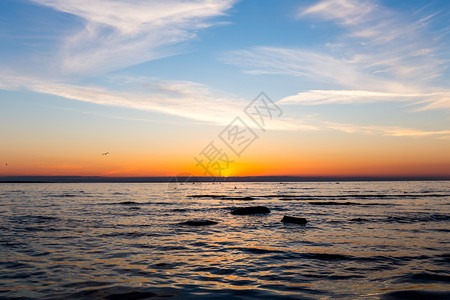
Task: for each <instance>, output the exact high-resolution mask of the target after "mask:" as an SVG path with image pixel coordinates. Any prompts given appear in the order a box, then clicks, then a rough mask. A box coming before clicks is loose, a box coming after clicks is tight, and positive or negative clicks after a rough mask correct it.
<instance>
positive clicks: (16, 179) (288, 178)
mask: <svg viewBox="0 0 450 300" xmlns="http://www.w3.org/2000/svg"><path fill="white" fill-rule="evenodd" d="M186 175H187V174H183V176H119V177H107V176H77V175H72V176H71V175H65V176H58V175H55V176H52V175H50V176H45V175H36V176H34V175H24V176H21V175H18V176H0V183H90V182H92V183H103V182H104V183H108V182H109V183H120V182H123V183H140V182H142V183H170V182H173V183H190V182H193V183H195V182H205V183H208V182H327V181H328V182H333V181H449V180H450V176H446V175H443V176H295V175H274V176H271V175H263V176H258V175H255V176H229V177H224V176H222V177H210V176H189V175H187V176H186Z"/></svg>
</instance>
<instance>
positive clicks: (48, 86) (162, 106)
mask: <svg viewBox="0 0 450 300" xmlns="http://www.w3.org/2000/svg"><path fill="white" fill-rule="evenodd" d="M121 81H126V82H127V85H128V87H129V89H128V90H127V91H113V90H110V89H103V88H99V87H95V86H77V85H70V84H64V83H49V82H48V81H41V80H37V79H35V78H33V77H24V76H20V77H19V76H4V75H3V76H0V88H5V87H14V89H19V88H26V89H30V90H32V91H34V92H38V93H45V94H50V95H55V96H60V97H64V98H67V99H72V100H76V101H83V102H88V103H93V104H98V105H107V106H116V107H123V108H128V109H137V110H141V111H151V112H160V113H164V114H167V115H173V116H179V117H182V118H187V119H191V120H196V121H201V122H207V123H210V124H214V125H221V126H226V125H228V124H229V123H230V121H231V120H232V119H233V118H234V117H236V116H239V115H241V116H242V115H243V108H245V107H246V105H247V104H248V101H246V99H240V98H237V97H233V96H230V95H227V94H225V93H224V92H221V91H217V90H214V89H211V88H209V87H207V86H205V85H202V84H199V83H195V82H190V81H157V80H154V79H149V78H138V79H137V78H121ZM2 85H3V86H2ZM316 92H321V91H316ZM326 92H328V91H326ZM337 92H338V93H337V94H339V92H340V91H337ZM352 92H356V93H357V92H359V91H347V93H348V94H350V93H352ZM366 93H367V94H368V95H372V96H386V95H384V94H376V93H375V94H372V93H371V92H366ZM319 94H320V93H319ZM281 102H283V100H282V101H281ZM139 121H145V119H144V120H142V119H139ZM248 125H249V126H251V127H254V128H258V127H257V126H256V125H255V124H252V123H250V122H249V123H248ZM266 128H267V129H270V130H283V131H323V130H335V131H339V132H345V133H361V134H367V135H382V136H403V137H426V136H435V137H438V138H441V139H443V138H446V136H448V135H450V130H436V131H429V130H420V129H415V128H406V127H400V126H370V125H358V124H352V123H339V122H330V121H325V120H321V119H320V118H318V117H317V116H314V115H303V116H301V117H297V118H292V117H283V118H280V119H274V120H271V121H270V122H268V124H267V125H266Z"/></svg>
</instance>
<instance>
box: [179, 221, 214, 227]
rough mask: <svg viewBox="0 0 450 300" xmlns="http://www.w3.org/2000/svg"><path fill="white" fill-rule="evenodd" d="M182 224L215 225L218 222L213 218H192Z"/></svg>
mask: <svg viewBox="0 0 450 300" xmlns="http://www.w3.org/2000/svg"><path fill="white" fill-rule="evenodd" d="M180 224H181V225H189V226H207V225H215V224H217V222H215V221H211V220H191V221H186V222H182V223H180Z"/></svg>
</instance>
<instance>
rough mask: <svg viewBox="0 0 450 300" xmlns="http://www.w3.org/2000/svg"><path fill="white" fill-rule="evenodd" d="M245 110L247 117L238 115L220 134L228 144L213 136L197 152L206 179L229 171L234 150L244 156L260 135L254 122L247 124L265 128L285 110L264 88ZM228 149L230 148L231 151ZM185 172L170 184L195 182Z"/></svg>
mask: <svg viewBox="0 0 450 300" xmlns="http://www.w3.org/2000/svg"><path fill="white" fill-rule="evenodd" d="M243 112H244V113H245V116H246V117H244V118H242V117H241V116H236V117H235V118H234V119H233V121H232V122H231V123H230V124H229V125H228V126H227V127H225V128H224V130H222V131H221V132H220V133H219V135H218V138H219V140H220V141H221V142H222V143H223V144H225V146H226V148H224V147H221V146H219V145H217V143H216V142H217V141H216V140H212V141H211V142H210V143H209V144H208V145H206V147H205V148H204V149H203V150H201V151H200V152H199V153H198V155H196V156H194V161H195V163H196V165H195V167H197V168H200V169H201V172H202V175H203V176H208V177H210V180H207V181H211V182H214V181H215V179H216V178H221V177H226V176H228V175H230V174H229V169H230V166H231V165H232V163H234V162H235V160H234V158H235V157H233V154H234V155H235V156H237V158H239V157H241V155H242V154H243V153H244V152H245V150H247V149H248V148H249V147H250V145H251V144H252V143H253V142H254V141H256V140H257V139H258V138H259V136H258V135H257V134H256V132H255V131H254V130H253V129H252V126H249V125H248V124H252V125H253V128H255V127H256V128H259V129H261V130H262V131H263V132H265V131H266V127H267V125H268V124H269V122H270V121H271V120H273V119H274V118H277V117H280V116H281V115H282V114H283V111H282V110H281V109H280V108H279V107H278V106H277V105H276V104H275V103H274V102H273V101H272V100H271V99H270V98H269V97H268V96H267V95H266V94H265V93H264V92H261V93H260V94H259V95H258V96H257V97H256V98H255V99H254V100H253V101H252V102H251V103H250V104H249V105H248V106H247V107H245V108H244V111H243ZM249 122H250V123H249ZM219 144H220V143H219ZM226 150H231V153H230V152H227V151H226ZM230 154H231V155H230ZM185 175H186V176H176V177H174V178H173V180H171V182H169V186H168V188H169V189H172V190H173V189H177V187H179V185H184V184H187V183H188V182H192V183H195V182H194V181H193V177H192V174H190V173H185Z"/></svg>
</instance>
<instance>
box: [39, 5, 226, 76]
mask: <svg viewBox="0 0 450 300" xmlns="http://www.w3.org/2000/svg"><path fill="white" fill-rule="evenodd" d="M32 1H34V2H36V3H38V4H40V5H44V6H48V7H51V8H53V9H55V10H58V11H61V12H65V13H68V14H72V15H74V16H77V17H79V18H81V20H82V23H81V25H82V27H81V29H80V30H79V31H78V32H75V33H68V36H67V37H66V38H65V39H64V40H63V41H61V47H60V49H59V57H55V60H56V61H55V64H54V65H53V67H54V68H56V67H55V66H58V68H59V67H60V68H61V70H60V71H61V73H67V72H68V73H72V74H80V73H81V74H87V73H102V72H106V71H111V70H116V69H120V68H124V67H127V66H130V65H133V64H137V63H142V62H145V61H148V60H153V59H157V58H161V57H165V56H170V55H173V54H175V53H177V52H179V51H180V49H177V48H176V47H175V46H176V45H178V44H179V43H181V42H184V41H188V40H191V39H193V38H195V37H196V31H198V30H199V29H202V28H205V27H208V26H210V24H209V23H207V20H208V19H209V18H211V17H216V16H220V15H223V14H224V13H225V11H226V10H227V9H229V8H230V7H231V6H232V4H233V2H234V1H233V0H195V1H182V0H168V1H157V0H153V1H151V0H134V1H120V0H32ZM41 67H44V66H41ZM52 71H53V72H54V71H55V70H54V69H53V70H52Z"/></svg>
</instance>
